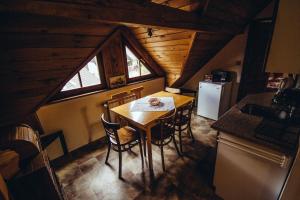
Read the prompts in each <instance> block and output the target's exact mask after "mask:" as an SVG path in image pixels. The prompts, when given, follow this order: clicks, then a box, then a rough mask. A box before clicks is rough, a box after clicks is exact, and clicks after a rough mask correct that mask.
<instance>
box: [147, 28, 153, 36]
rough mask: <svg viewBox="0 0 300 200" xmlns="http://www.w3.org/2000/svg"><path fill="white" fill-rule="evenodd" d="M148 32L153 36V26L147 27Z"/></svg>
mask: <svg viewBox="0 0 300 200" xmlns="http://www.w3.org/2000/svg"><path fill="white" fill-rule="evenodd" d="M147 33H148V36H149V37H152V35H153V29H152V28H147Z"/></svg>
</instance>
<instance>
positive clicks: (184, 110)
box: [175, 101, 194, 126]
mask: <svg viewBox="0 0 300 200" xmlns="http://www.w3.org/2000/svg"><path fill="white" fill-rule="evenodd" d="M193 108H194V103H193V101H191V102H189V103H187V104H185V105H183V106H181V107H179V108H177V112H176V119H175V120H176V123H179V124H180V125H181V126H184V125H189V124H190V122H191V117H192V112H193Z"/></svg>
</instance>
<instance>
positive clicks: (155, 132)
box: [151, 125, 172, 142]
mask: <svg viewBox="0 0 300 200" xmlns="http://www.w3.org/2000/svg"><path fill="white" fill-rule="evenodd" d="M161 135H162V136H161ZM171 136H172V130H171V129H170V130H165V131H163V133H162V134H161V128H160V126H159V125H156V126H154V127H152V128H151V140H152V141H154V142H155V141H158V140H161V139H162V140H165V139H168V138H170V137H171Z"/></svg>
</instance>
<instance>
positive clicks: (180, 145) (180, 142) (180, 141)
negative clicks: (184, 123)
mask: <svg viewBox="0 0 300 200" xmlns="http://www.w3.org/2000/svg"><path fill="white" fill-rule="evenodd" d="M178 136H179V148H180V152H181V153H183V151H182V136H181V129H179V134H178Z"/></svg>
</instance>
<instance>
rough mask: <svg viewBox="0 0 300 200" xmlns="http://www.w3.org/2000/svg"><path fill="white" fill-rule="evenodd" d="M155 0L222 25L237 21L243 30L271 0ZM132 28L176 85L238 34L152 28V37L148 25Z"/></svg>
mask: <svg viewBox="0 0 300 200" xmlns="http://www.w3.org/2000/svg"><path fill="white" fill-rule="evenodd" d="M152 2H154V3H158V4H163V5H167V6H170V7H173V8H178V9H181V10H185V11H190V12H195V13H197V14H198V15H200V16H202V17H203V18H208V19H216V20H218V21H219V23H220V25H221V24H222V23H230V24H234V25H235V26H237V27H239V30H240V31H242V30H243V29H244V27H245V25H246V24H247V23H249V22H250V20H251V19H252V18H253V17H254V16H255V15H256V14H257V13H258V12H259V11H260V10H262V9H263V8H264V7H265V6H266V5H268V4H269V3H270V2H271V0H231V1H227V0H152ZM216 26H218V25H216ZM132 30H133V32H134V33H135V34H136V37H137V38H138V39H139V41H140V42H141V43H142V44H143V45H144V47H145V48H146V49H147V50H148V51H149V53H150V54H151V55H152V57H153V58H154V59H155V60H156V62H157V63H159V64H160V66H161V67H163V69H164V70H165V71H166V76H167V83H168V85H172V86H173V87H180V86H181V85H183V84H184V83H185V82H186V81H187V80H188V78H190V77H191V76H192V75H193V74H195V73H196V72H197V71H198V70H199V69H201V67H202V66H203V65H204V64H206V63H207V62H208V61H209V60H210V59H211V58H212V57H213V56H214V55H215V54H216V53H217V52H219V51H220V50H221V49H222V48H223V47H224V46H225V45H226V44H227V42H228V41H230V40H231V38H232V37H233V36H234V35H235V34H236V33H234V32H233V33H231V34H230V33H228V34H226V33H223V32H219V33H218V32H193V31H183V30H170V29H153V31H152V32H153V35H152V36H151V37H149V36H148V32H147V28H145V27H132Z"/></svg>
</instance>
